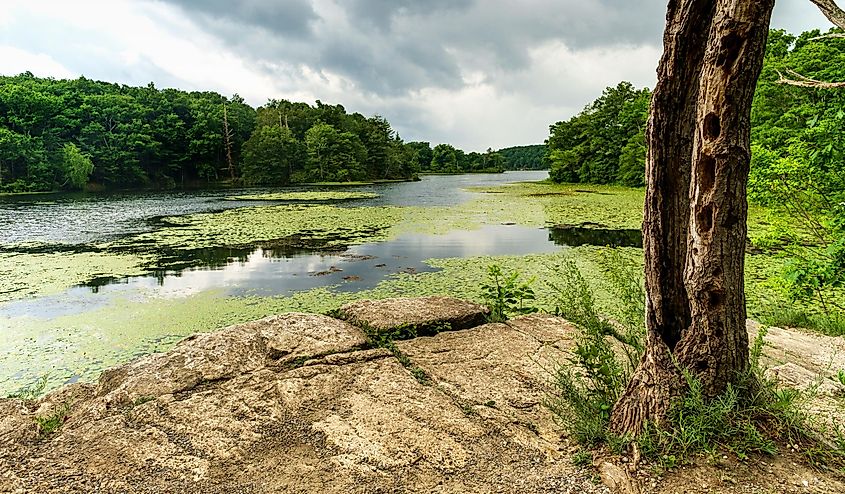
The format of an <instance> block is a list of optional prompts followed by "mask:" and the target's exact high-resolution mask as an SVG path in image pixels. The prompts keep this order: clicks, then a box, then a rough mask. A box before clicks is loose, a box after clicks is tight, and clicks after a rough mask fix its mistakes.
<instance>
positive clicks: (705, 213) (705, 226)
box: [695, 204, 713, 234]
mask: <svg viewBox="0 0 845 494" xmlns="http://www.w3.org/2000/svg"><path fill="white" fill-rule="evenodd" d="M695 224H696V226H697V227H698V233H699V234H704V233H709V232H710V230H712V229H713V205H712V204H708V205H706V206H702V207H700V208H698V211H697V212H696V213H695Z"/></svg>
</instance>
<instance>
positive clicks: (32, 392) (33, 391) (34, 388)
mask: <svg viewBox="0 0 845 494" xmlns="http://www.w3.org/2000/svg"><path fill="white" fill-rule="evenodd" d="M47 378H48V375H47V374H44V375H43V376H41V377H40V378H38V380H37V381H35V382H34V383H32V384H30V385H29V386H26V387H23V388H21V389H19V390H18V391H15V392H14V393H12V394H10V395H8V396H7V398H11V399H18V400H24V401H31V400H34V399H36V398H38V397H39V396H41V394H42V393H43V392H44V389H45V388H46V387H47Z"/></svg>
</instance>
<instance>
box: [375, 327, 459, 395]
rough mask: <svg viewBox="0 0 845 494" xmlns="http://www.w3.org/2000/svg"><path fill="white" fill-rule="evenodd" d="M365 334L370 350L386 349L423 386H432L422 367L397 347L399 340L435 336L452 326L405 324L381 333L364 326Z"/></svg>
mask: <svg viewBox="0 0 845 494" xmlns="http://www.w3.org/2000/svg"><path fill="white" fill-rule="evenodd" d="M361 329H363V331H364V334H365V335H367V346H368V347H370V348H386V349H387V350H389V351H390V353H392V354H393V356H394V357H396V360H397V361H399V363H400V364H402V367H404V368H406V369H408V372H410V373H411V375H412V376H413V377H414V379H416V380H417V382H419V383H420V384H422V385H423V386H430V385H431V382H432V381H431V377H430V376H429V375H428V374H427V373H426V372H425V371H424V370H423V369H421V368H420V367H418V366H417V365H416V364H414V362H413V361H412V360H411V359H410V357H408V356H407V355H405V353H404V352H402V350H400V349H399V347H398V346H396V341H397V340H408V339H412V338H416V337H417V336H418V335H420V334H425V335H434V334H437V333H439V332H441V331H449V330H450V329H452V326H451V325H450V324H449V323H442V324H437V325H433V326H426V327H424V328H420V327H418V326H416V325H410V324H404V325H401V326H397V327H395V328H393V329H391V330H390V331H381V330H379V329H377V328H373V327H370V326H362V327H361Z"/></svg>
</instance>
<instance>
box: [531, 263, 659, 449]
mask: <svg viewBox="0 0 845 494" xmlns="http://www.w3.org/2000/svg"><path fill="white" fill-rule="evenodd" d="M604 263H605V267H606V269H607V270H608V271H609V273H611V275H610V276H609V277H608V279H609V282H610V284H611V286H612V289H613V291H614V292H615V294H616V295H617V300H618V301H619V302H618V303H619V304H620V306H621V309H620V314H622V315H623V317H622V318H621V320H620V321H609V320H607V319H606V318H604V317H602V316H600V315H599V313H598V311H597V308H596V304H595V299H594V295H593V291H592V289H591V288H590V286H589V285H588V284H587V282H586V280H585V279H584V277H583V275H582V274H581V272H580V270H579V269H578V267H577V266H576V265H575V263H574V262H573V261H572V260H569V259H566V260H564V262H563V263H561V264H560V265H557V266H555V267H554V271H555V273H556V276H555V277H554V279H555V281H554V282H550V281H547V284H548V285H549V286H550V288H551V289H552V290H554V292H556V293H557V301H558V306H557V310H556V312H557V313H558V314H559V315H561V316H562V317H564V318H566V319H568V320H569V321H570V322H572V323H574V324H576V325H577V326H578V328H579V333H578V335H577V337H576V339H575V347H574V348H573V357H572V358H571V359H570V361H569V362H568V363H565V364H563V365H560V366H558V368H557V369H556V370H555V373H554V387H555V390H556V395H555V396H553V397H552V398H551V399H550V400H549V401H548V406H549V407H550V409H551V410H552V412H553V413H554V414H555V415H556V416H557V417H558V418H559V422H560V423H561V424H562V425H563V426H564V427H566V428H567V429H568V430H569V432H570V433H571V434H572V435H573V436H574V437H575V438H576V440H578V441H579V442H581V443H583V444H587V445H596V444H598V443H601V442H604V441H607V440H608V432H607V429H608V424H609V422H610V413H611V410H612V408H613V405H614V404H615V403H616V401H617V400H618V399H619V396H620V395H621V394H622V392H623V391H624V389H625V385H626V384H627V382H628V380H629V379H630V376H631V373H632V372H633V371H634V368H635V367H636V365H637V362H638V361H639V359H640V357H641V355H642V352H643V347H644V346H643V343H644V337H645V334H644V324H643V321H642V319H643V317H644V314H645V312H644V311H642V312H639V311H640V310H641V309H642V307H643V306H644V303H645V299H644V292H643V289H642V279H641V277H640V276H639V275H637V274H636V273H637V272H636V270H635V269H633V268H632V266H631V265H630V264H629V263H627V262H625V261H623V258H622V257H621V256H619V255H618V253H613V254H610V255H609V256H608V257H606V258H605V260H604ZM635 314H639V315H638V316H637V315H635ZM623 356H624V358H623Z"/></svg>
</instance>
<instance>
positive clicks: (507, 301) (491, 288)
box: [481, 264, 537, 322]
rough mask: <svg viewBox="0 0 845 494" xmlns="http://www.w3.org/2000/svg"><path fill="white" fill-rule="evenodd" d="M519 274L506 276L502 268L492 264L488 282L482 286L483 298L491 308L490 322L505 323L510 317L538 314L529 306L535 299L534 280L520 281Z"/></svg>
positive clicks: (489, 267)
mask: <svg viewBox="0 0 845 494" xmlns="http://www.w3.org/2000/svg"><path fill="white" fill-rule="evenodd" d="M519 277H520V274H519V272H516V271H515V272H513V273H511V274H509V275H505V274H504V273H503V272H502V268H501V267H500V266H498V265H497V264H492V265H490V266H488V268H487V282H486V283H483V284H482V285H481V290H482V297H483V298H484V300H485V302H486V303H487V305H488V307H489V308H490V315H489V316H488V320H489V321H490V322H503V321H506V320H508V317H509V316H513V315H521V314H530V313H532V312H537V308H536V307H533V306H530V305H528V302H529V301H531V300H534V299H535V296H534V290H533V289H532V288H531V284H532V283H533V282H534V278H531V279H529V280H528V281H525V282H520V281H519Z"/></svg>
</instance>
